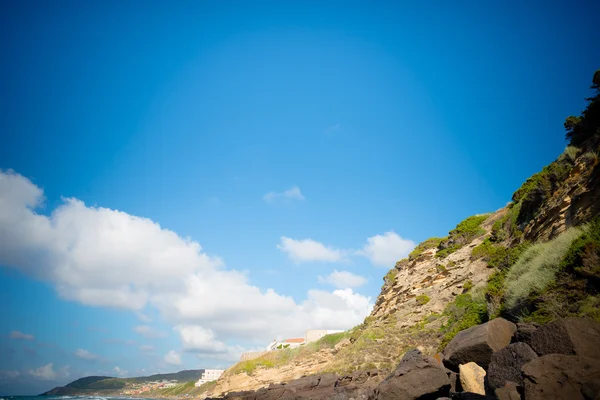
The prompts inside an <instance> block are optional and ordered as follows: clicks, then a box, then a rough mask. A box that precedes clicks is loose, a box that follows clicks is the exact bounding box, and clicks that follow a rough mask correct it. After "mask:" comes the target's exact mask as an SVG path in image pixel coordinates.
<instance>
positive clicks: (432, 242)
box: [408, 237, 446, 260]
mask: <svg viewBox="0 0 600 400" xmlns="http://www.w3.org/2000/svg"><path fill="white" fill-rule="evenodd" d="M445 239H446V238H439V237H432V238H429V239H427V240H426V241H424V242H422V243H420V244H418V245H417V247H415V248H414V250H413V251H411V252H410V254H409V255H408V258H409V259H410V260H414V259H415V258H417V257H419V256H420V255H421V254H423V252H424V251H425V250H429V249H433V248H434V247H438V246H439V245H440V243H442V241H443V240H445Z"/></svg>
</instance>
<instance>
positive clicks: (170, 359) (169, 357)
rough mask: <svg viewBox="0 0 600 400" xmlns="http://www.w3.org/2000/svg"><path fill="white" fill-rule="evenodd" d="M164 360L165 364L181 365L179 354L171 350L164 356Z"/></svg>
mask: <svg viewBox="0 0 600 400" xmlns="http://www.w3.org/2000/svg"><path fill="white" fill-rule="evenodd" d="M164 360H165V362H166V363H167V364H170V365H181V354H179V353H178V352H176V351H175V350H171V351H169V352H168V353H167V354H165V358H164Z"/></svg>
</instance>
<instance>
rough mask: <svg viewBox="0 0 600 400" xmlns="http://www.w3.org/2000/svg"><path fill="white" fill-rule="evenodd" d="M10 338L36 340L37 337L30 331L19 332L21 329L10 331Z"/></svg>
mask: <svg viewBox="0 0 600 400" xmlns="http://www.w3.org/2000/svg"><path fill="white" fill-rule="evenodd" d="M10 338H11V339H17V340H30V341H31V340H35V337H34V336H33V335H31V334H29V333H23V332H19V331H12V332H11V333H10Z"/></svg>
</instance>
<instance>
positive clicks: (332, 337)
mask: <svg viewBox="0 0 600 400" xmlns="http://www.w3.org/2000/svg"><path fill="white" fill-rule="evenodd" d="M348 336H349V334H348V332H338V333H330V334H329V335H325V336H323V337H322V338H321V339H319V340H318V341H317V345H318V346H319V348H320V349H321V348H333V347H335V345H336V344H338V343H339V342H340V341H341V340H342V339H344V338H346V337H348Z"/></svg>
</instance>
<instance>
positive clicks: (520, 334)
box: [511, 322, 540, 344]
mask: <svg viewBox="0 0 600 400" xmlns="http://www.w3.org/2000/svg"><path fill="white" fill-rule="evenodd" d="M539 327H540V325H539V324H537V323H535V322H518V323H517V331H516V332H515V333H514V334H513V337H512V339H511V342H512V343H518V342H523V343H527V344H529V343H531V335H532V334H533V332H535V331H536V330H537V329H538V328H539Z"/></svg>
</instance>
